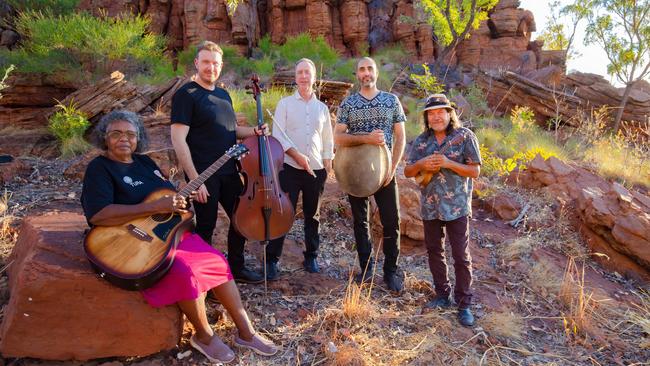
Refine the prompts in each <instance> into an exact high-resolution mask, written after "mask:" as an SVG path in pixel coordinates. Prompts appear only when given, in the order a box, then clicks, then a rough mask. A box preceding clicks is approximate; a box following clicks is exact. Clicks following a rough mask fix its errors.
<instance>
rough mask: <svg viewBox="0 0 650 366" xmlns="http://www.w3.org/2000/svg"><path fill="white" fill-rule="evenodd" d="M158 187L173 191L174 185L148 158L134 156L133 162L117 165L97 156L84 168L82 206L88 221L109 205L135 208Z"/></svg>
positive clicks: (118, 163) (117, 163) (115, 162)
mask: <svg viewBox="0 0 650 366" xmlns="http://www.w3.org/2000/svg"><path fill="white" fill-rule="evenodd" d="M158 188H171V189H174V186H173V185H172V184H171V183H170V182H169V181H168V180H167V179H165V177H164V176H163V175H162V173H161V172H160V169H159V168H158V166H157V165H156V163H154V161H153V160H151V158H150V157H148V156H146V155H139V154H133V162H132V163H120V162H117V161H114V160H111V159H109V158H107V157H105V156H98V157H96V158H95V159H93V160H92V161H91V162H90V164H88V167H87V168H86V175H85V176H84V184H83V189H82V191H81V206H82V207H83V210H84V215H86V219H87V220H88V221H90V218H92V217H93V216H94V215H95V214H96V213H98V212H99V211H101V210H102V209H103V208H104V207H106V206H108V205H110V204H113V203H117V204H125V205H134V204H137V203H140V202H142V201H143V200H144V199H145V198H146V197H147V195H149V193H151V192H153V191H154V190H156V189H158Z"/></svg>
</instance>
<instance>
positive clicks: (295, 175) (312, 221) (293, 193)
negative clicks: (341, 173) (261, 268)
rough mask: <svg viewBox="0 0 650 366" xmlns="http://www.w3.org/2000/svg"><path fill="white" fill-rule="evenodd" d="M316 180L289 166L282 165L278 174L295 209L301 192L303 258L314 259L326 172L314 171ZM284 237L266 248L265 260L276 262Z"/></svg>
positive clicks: (280, 253) (323, 170)
mask: <svg viewBox="0 0 650 366" xmlns="http://www.w3.org/2000/svg"><path fill="white" fill-rule="evenodd" d="M314 173H316V178H314V177H313V176H311V175H309V173H307V172H306V171H304V170H302V169H296V168H294V167H292V166H291V165H289V164H284V170H283V171H282V172H281V173H280V186H281V187H282V189H283V190H285V191H286V192H287V193H288V194H289V199H290V200H291V204H292V205H293V209H294V210H295V209H296V205H297V204H298V195H299V194H300V192H302V212H303V215H304V217H305V252H304V254H305V258H316V257H317V256H318V247H319V245H320V238H319V236H318V226H319V223H320V222H319V218H320V212H319V211H320V203H321V196H322V194H323V189H324V188H325V181H326V180H327V172H326V171H325V169H319V170H314ZM283 244H284V236H283V237H281V238H278V239H275V240H271V242H270V243H269V245H268V246H267V247H266V260H267V261H269V262H277V261H278V260H279V259H280V256H281V255H282V245H283Z"/></svg>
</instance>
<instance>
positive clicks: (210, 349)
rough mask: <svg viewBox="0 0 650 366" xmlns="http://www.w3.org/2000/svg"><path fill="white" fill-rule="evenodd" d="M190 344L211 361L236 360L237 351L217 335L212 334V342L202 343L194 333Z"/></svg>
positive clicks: (227, 361)
mask: <svg viewBox="0 0 650 366" xmlns="http://www.w3.org/2000/svg"><path fill="white" fill-rule="evenodd" d="M190 344H191V345H192V347H194V349H196V350H197V351H199V352H201V353H202V354H203V355H204V356H205V357H207V358H208V360H210V361H211V362H222V363H229V362H232V361H234V360H235V353H234V352H233V351H232V350H231V349H230V347H228V346H227V345H226V344H225V343H223V342H222V341H221V339H219V337H218V336H217V335H213V336H212V339H211V340H210V344H204V343H202V342H201V341H199V340H198V338H196V336H195V335H193V336H192V338H190Z"/></svg>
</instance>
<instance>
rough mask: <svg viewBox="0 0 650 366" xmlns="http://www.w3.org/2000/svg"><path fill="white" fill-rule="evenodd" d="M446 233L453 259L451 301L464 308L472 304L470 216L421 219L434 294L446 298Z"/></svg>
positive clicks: (449, 289) (448, 290)
mask: <svg viewBox="0 0 650 366" xmlns="http://www.w3.org/2000/svg"><path fill="white" fill-rule="evenodd" d="M445 234H447V235H448V236H449V244H450V245H451V256H452V257H453V258H454V270H455V273H456V286H455V287H454V300H455V301H456V304H458V307H459V308H461V309H463V308H467V307H469V306H470V305H471V304H472V256H471V255H470V253H469V217H468V216H463V217H460V218H458V219H456V220H452V221H442V220H424V242H425V243H426V245H427V252H428V253H429V269H430V270H431V275H432V276H433V283H434V285H435V287H436V296H442V297H448V296H449V295H450V293H451V285H450V284H449V277H448V274H447V260H446V258H445Z"/></svg>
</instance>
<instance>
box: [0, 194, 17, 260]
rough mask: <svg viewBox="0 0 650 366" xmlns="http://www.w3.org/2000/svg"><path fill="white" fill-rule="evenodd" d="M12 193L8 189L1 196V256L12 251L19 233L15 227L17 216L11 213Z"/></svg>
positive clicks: (5, 255)
mask: <svg viewBox="0 0 650 366" xmlns="http://www.w3.org/2000/svg"><path fill="white" fill-rule="evenodd" d="M10 200H11V193H9V192H8V191H7V190H6V189H5V191H4V193H3V194H2V196H0V258H6V257H7V256H8V255H9V253H10V252H11V250H12V248H13V245H14V243H15V240H16V235H17V233H16V232H15V230H14V228H13V224H14V222H15V220H16V216H14V215H13V214H12V213H11V209H10V208H9V201H10Z"/></svg>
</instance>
